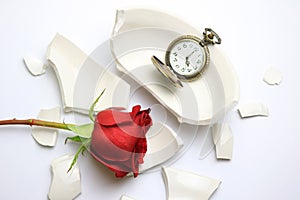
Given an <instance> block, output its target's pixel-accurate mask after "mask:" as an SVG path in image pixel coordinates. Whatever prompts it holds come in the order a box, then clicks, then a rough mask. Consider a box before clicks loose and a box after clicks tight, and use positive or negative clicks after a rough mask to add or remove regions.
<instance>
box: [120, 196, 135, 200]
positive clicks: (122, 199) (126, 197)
mask: <svg viewBox="0 0 300 200" xmlns="http://www.w3.org/2000/svg"><path fill="white" fill-rule="evenodd" d="M120 200H134V198H132V197H129V196H126V195H122V196H121V198H120Z"/></svg>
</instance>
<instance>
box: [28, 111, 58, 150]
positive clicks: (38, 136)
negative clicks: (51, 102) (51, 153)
mask: <svg viewBox="0 0 300 200" xmlns="http://www.w3.org/2000/svg"><path fill="white" fill-rule="evenodd" d="M60 114H61V112H60V107H55V108H52V109H42V110H40V112H39V114H38V116H37V119H40V120H46V121H52V122H61V119H60ZM57 132H58V130H57V129H53V128H44V127H33V128H32V134H31V135H32V137H33V138H34V139H35V141H36V142H37V143H39V144H40V145H42V146H50V147H53V146H55V144H56V141H57Z"/></svg>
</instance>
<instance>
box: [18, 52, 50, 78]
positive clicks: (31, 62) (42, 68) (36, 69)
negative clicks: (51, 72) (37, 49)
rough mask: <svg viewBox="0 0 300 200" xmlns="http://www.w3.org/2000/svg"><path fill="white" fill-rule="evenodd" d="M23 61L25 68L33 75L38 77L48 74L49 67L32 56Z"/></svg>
mask: <svg viewBox="0 0 300 200" xmlns="http://www.w3.org/2000/svg"><path fill="white" fill-rule="evenodd" d="M23 60H24V63H25V66H26V67H27V69H28V71H29V72H30V73H31V74H32V75H34V76H38V75H42V74H44V73H45V72H46V68H47V65H45V64H44V63H43V62H42V61H40V60H38V59H36V58H34V57H31V56H26V57H24V58H23Z"/></svg>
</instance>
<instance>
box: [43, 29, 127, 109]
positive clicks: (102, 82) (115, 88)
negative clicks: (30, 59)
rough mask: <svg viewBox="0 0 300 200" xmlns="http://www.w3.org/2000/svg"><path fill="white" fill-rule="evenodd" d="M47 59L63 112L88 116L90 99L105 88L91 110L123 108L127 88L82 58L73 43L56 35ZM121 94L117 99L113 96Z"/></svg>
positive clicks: (99, 67) (81, 53)
mask: <svg viewBox="0 0 300 200" xmlns="http://www.w3.org/2000/svg"><path fill="white" fill-rule="evenodd" d="M47 59H48V61H49V64H50V66H51V67H53V69H54V70H55V72H56V75H57V78H58V81H59V86H60V89H61V95H62V100H63V106H64V110H65V111H66V112H69V111H78V112H82V113H88V110H89V108H90V106H91V104H92V102H94V100H95V99H96V98H97V97H98V96H99V95H100V93H101V92H102V91H103V90H104V89H106V91H105V93H104V94H103V96H102V98H101V104H97V105H96V107H95V111H100V110H104V109H107V108H109V107H124V108H127V104H128V101H129V93H130V86H129V85H128V84H127V83H126V82H125V81H123V80H122V79H121V78H119V77H118V76H116V75H114V74H112V73H110V72H109V71H107V70H106V69H105V68H104V67H102V66H99V64H98V63H97V62H95V61H94V60H93V59H91V58H90V57H89V56H88V55H86V54H85V53H84V52H83V51H82V50H81V49H79V48H78V47H77V46H76V45H75V44H73V43H72V42H71V41H69V40H68V39H67V38H65V37H63V36H62V35H60V34H57V35H56V36H55V37H54V39H53V40H52V42H51V44H50V45H49V47H48V54H47ZM118 94H122V95H121V97H122V98H120V97H119V96H117V95H118Z"/></svg>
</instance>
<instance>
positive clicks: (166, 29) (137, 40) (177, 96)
mask: <svg viewBox="0 0 300 200" xmlns="http://www.w3.org/2000/svg"><path fill="white" fill-rule="evenodd" d="M202 30H204V27H202V28H199V29H196V28H194V27H191V26H190V25H188V24H187V23H185V22H183V21H182V20H180V19H178V18H176V17H173V16H170V15H168V14H166V13H163V12H159V11H154V10H146V9H133V10H126V11H124V10H119V11H117V15H116V23H115V27H114V30H113V33H112V37H111V50H112V53H113V55H114V56H115V59H116V61H117V68H118V69H119V70H120V71H122V72H124V73H127V74H128V75H129V76H130V77H132V78H133V79H134V80H135V81H137V82H138V83H139V84H141V85H142V86H144V87H145V88H146V89H147V90H148V91H149V92H150V93H151V94H152V95H153V96H154V97H155V98H156V99H157V100H158V101H159V102H160V103H161V104H162V105H163V106H165V107H166V108H167V109H168V110H169V111H170V112H172V113H173V114H174V115H175V116H176V117H177V118H178V120H179V122H186V123H190V124H196V125H206V124H210V123H213V122H214V121H216V120H217V118H219V117H220V116H223V115H224V113H226V111H228V110H229V109H232V108H233V106H235V105H236V104H237V102H238V100H239V82H238V79H237V75H236V73H235V71H234V69H233V67H232V64H231V63H230V62H229V60H228V59H227V58H226V56H225V55H224V53H223V52H222V51H221V50H220V49H219V47H217V46H216V45H215V46H210V47H209V49H210V57H211V62H210V66H209V67H208V68H207V70H206V71H205V73H204V75H203V76H202V78H200V79H198V80H197V81H193V82H184V83H183V84H184V87H183V88H182V89H176V88H174V87H173V86H172V85H171V84H170V83H169V82H168V81H167V80H166V79H165V78H164V77H162V76H161V75H160V73H159V72H158V71H157V70H156V68H155V67H154V66H153V64H152V62H151V57H152V56H153V55H155V56H156V57H158V58H159V59H161V60H162V61H164V55H165V50H166V49H167V47H168V45H169V44H170V42H171V41H173V40H174V39H175V38H177V37H178V36H181V35H183V34H184V35H185V34H192V35H196V36H199V37H202V32H201V31H202Z"/></svg>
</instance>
